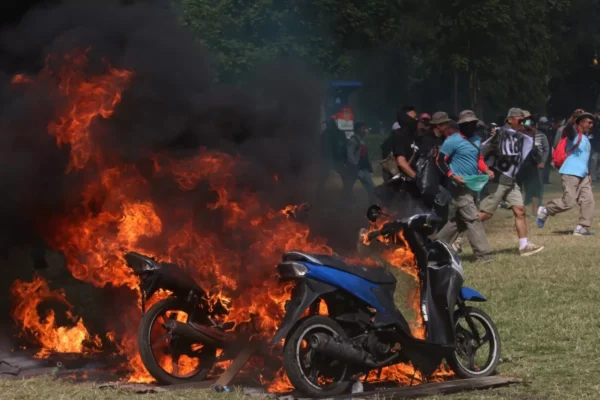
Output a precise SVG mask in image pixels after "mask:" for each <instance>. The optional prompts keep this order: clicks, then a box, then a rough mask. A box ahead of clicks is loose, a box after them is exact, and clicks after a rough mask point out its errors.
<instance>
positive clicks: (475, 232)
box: [437, 188, 492, 257]
mask: <svg viewBox="0 0 600 400" xmlns="http://www.w3.org/2000/svg"><path fill="white" fill-rule="evenodd" d="M452 199H453V204H452V206H453V207H454V208H455V209H456V214H455V215H454V217H452V218H451V219H450V221H448V223H447V224H446V225H444V227H443V228H442V230H441V231H439V232H438V235H437V237H438V239H439V240H441V241H442V242H446V243H448V244H452V242H454V240H455V239H456V237H457V236H458V235H459V234H460V233H463V232H466V235H467V239H469V243H471V247H472V248H473V252H474V253H475V256H476V257H481V256H484V255H486V254H489V253H491V252H492V249H491V247H490V244H489V242H488V240H487V236H486V234H485V228H484V227H483V222H481V220H480V219H479V211H478V210H477V206H475V198H474V195H473V192H471V191H470V190H468V189H466V188H455V189H454V190H453V193H452Z"/></svg>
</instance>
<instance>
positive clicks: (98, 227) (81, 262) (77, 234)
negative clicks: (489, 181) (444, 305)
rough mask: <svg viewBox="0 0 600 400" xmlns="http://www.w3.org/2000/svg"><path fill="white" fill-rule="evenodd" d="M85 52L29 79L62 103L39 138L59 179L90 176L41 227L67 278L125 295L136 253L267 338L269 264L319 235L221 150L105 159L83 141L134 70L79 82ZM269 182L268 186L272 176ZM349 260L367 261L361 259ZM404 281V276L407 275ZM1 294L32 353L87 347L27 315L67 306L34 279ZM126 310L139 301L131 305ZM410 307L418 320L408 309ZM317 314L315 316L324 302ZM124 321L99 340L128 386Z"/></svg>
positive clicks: (273, 294) (132, 358)
mask: <svg viewBox="0 0 600 400" xmlns="http://www.w3.org/2000/svg"><path fill="white" fill-rule="evenodd" d="M88 54H89V49H88V50H86V51H83V52H74V53H73V54H69V55H64V56H58V55H52V56H49V57H48V59H47V65H46V67H45V68H44V69H43V70H42V71H41V73H40V74H39V76H38V77H37V78H36V79H37V81H43V82H50V83H52V82H54V83H56V84H57V90H58V92H59V93H60V95H61V96H62V100H63V101H62V102H60V105H59V106H57V107H59V108H58V109H57V114H56V118H55V119H54V120H53V121H51V122H49V124H48V132H49V134H50V135H53V136H54V137H55V138H56V143H57V146H59V147H60V146H63V145H68V146H69V148H70V162H69V165H68V167H67V169H66V173H67V174H77V173H81V172H82V171H87V170H92V171H93V172H94V173H93V176H97V179H92V178H88V179H87V181H86V183H85V186H84V187H83V190H82V193H81V198H82V201H81V204H80V205H79V206H77V207H74V208H70V209H69V210H68V211H67V212H65V213H64V214H63V215H59V216H56V218H55V220H54V221H52V224H49V226H51V227H52V231H51V232H47V241H48V244H49V245H50V246H51V247H52V248H54V249H55V250H59V251H62V252H63V254H64V255H65V259H66V263H67V267H68V269H69V271H70V272H71V274H72V275H73V277H75V278H76V279H79V280H81V281H85V282H89V283H91V284H93V285H95V286H97V287H105V286H109V285H110V286H114V287H127V288H130V289H132V290H134V291H136V293H138V278H137V277H136V276H135V275H134V274H133V273H132V271H131V270H130V269H129V268H128V267H127V265H126V263H125V262H124V260H123V257H122V256H123V255H124V254H125V253H126V252H128V251H137V252H140V253H143V254H146V255H149V256H154V257H156V258H157V259H159V260H162V261H164V262H172V263H176V264H178V265H179V266H181V268H183V269H184V270H185V271H186V272H187V273H188V274H190V276H191V277H192V278H193V279H195V280H196V282H198V284H199V285H201V287H202V288H203V289H204V290H205V292H206V293H207V294H208V299H207V300H208V301H209V302H210V303H211V304H212V305H214V304H217V303H221V304H222V305H224V306H225V307H226V308H227V309H228V312H229V313H228V315H227V316H226V317H225V318H224V319H225V320H224V321H223V322H233V323H234V324H235V325H237V326H242V325H243V327H244V328H247V329H249V330H250V332H252V334H253V335H254V336H260V337H269V336H271V335H272V334H273V333H274V331H275V330H276V329H277V327H278V324H279V323H280V321H281V320H282V318H283V316H284V313H285V310H284V304H285V301H286V300H288V299H289V297H290V293H291V290H292V285H280V284H279V283H278V282H277V281H276V279H275V271H274V269H273V266H274V265H275V264H276V263H277V262H278V261H279V260H280V257H281V255H282V253H284V252H286V251H291V250H302V251H309V252H315V253H323V254H332V253H333V252H332V250H331V249H330V248H329V247H328V246H327V245H326V242H325V241H324V240H322V239H318V238H311V237H310V231H309V228H308V227H307V226H305V225H303V224H301V223H299V222H297V221H296V218H297V217H298V216H299V214H300V213H301V212H303V211H305V210H306V208H307V205H299V206H287V207H285V208H284V209H282V210H274V209H271V208H269V207H267V206H266V205H265V203H264V202H262V201H261V200H260V199H259V197H258V196H257V195H256V194H255V193H253V192H251V191H249V190H243V189H242V188H241V187H240V185H239V184H238V182H236V179H235V177H236V171H237V170H240V169H244V168H245V167H246V164H245V161H244V160H243V159H241V158H240V157H235V156H232V155H230V154H225V153H221V152H217V151H211V150H207V149H202V150H200V151H199V152H198V153H197V154H196V155H195V156H193V157H190V158H187V159H179V160H174V159H171V158H169V157H168V156H166V155H163V154H158V155H155V156H154V157H153V159H152V161H153V165H154V170H153V171H152V172H151V174H150V175H151V176H148V174H144V175H142V174H141V173H140V171H139V170H138V169H137V167H136V166H135V165H130V164H125V163H122V162H119V160H115V157H114V155H111V154H104V153H103V152H102V151H101V150H100V149H101V147H100V146H98V143H95V140H96V139H97V136H95V135H93V134H92V132H93V127H94V126H95V124H94V121H96V120H97V119H102V118H110V117H111V116H112V115H113V113H114V111H115V107H116V106H118V104H119V102H120V101H121V98H122V93H123V91H124V90H126V89H127V88H128V86H129V84H130V82H131V80H132V79H134V78H135V75H134V73H133V72H132V71H127V70H123V69H116V68H113V67H112V66H110V65H109V64H108V63H106V66H105V71H104V73H102V74H99V75H92V76H89V74H87V73H86V67H87V64H88ZM51 61H52V62H53V63H54V64H56V63H58V64H59V65H60V68H59V69H58V71H54V70H53V68H52V67H51V66H50V64H52V63H51ZM27 82H29V83H35V82H36V80H34V79H31V78H28V77H26V76H20V75H17V76H15V77H14V78H13V83H14V84H19V83H27ZM23 90H27V87H24V88H23ZM87 177H88V176H87V175H86V178H87ZM153 179H161V180H166V181H168V180H171V181H172V182H173V183H174V188H173V194H174V195H175V194H176V193H175V192H177V191H180V192H186V191H192V190H196V189H197V187H198V185H199V184H201V183H202V184H203V185H204V186H203V187H206V188H207V189H208V191H210V193H212V195H213V197H214V200H213V201H212V202H210V203H208V204H206V209H204V210H201V211H200V212H202V213H212V214H214V215H219V218H220V220H221V221H222V224H221V225H219V226H218V227H217V228H210V227H209V228H205V227H203V226H202V224H198V223H195V222H194V220H195V219H196V217H197V215H196V214H197V213H198V212H199V211H198V210H193V209H191V208H190V207H172V206H171V207H169V206H166V205H164V204H161V203H158V202H156V201H155V199H154V198H153V197H152V180H153ZM273 179H274V180H275V181H278V180H279V177H278V176H277V175H276V176H274V177H273ZM212 214H211V215H212ZM215 229H216V230H220V231H221V232H217V231H215ZM411 257H412V255H411V254H410V253H409V252H407V251H404V252H402V251H399V250H396V251H394V252H392V253H390V254H388V258H389V262H390V263H391V264H392V265H394V266H397V267H398V268H402V269H403V270H405V271H409V273H411V272H410V271H412V270H411V266H410V264H411V262H412V263H413V269H414V260H413V259H412V258H411ZM356 262H360V263H362V264H367V262H366V261H365V260H357V261H356ZM411 276H416V275H413V274H412V273H411ZM32 294H33V295H32ZM138 295H139V293H138ZM164 296H168V293H166V292H162V293H160V294H157V295H155V298H153V299H152V302H155V301H157V300H158V299H159V298H163V297H164ZM13 298H14V299H15V303H16V304H17V306H16V308H15V311H14V312H13V317H14V318H15V320H16V321H18V323H19V324H20V326H21V327H22V329H23V331H24V333H27V334H28V335H29V336H31V337H33V338H34V339H35V340H36V341H37V342H38V343H40V344H41V345H42V347H43V349H45V350H53V351H69V352H83V353H85V352H90V351H96V350H99V348H100V341H99V339H98V338H91V337H90V335H89V333H88V332H87V330H86V329H85V327H84V326H83V321H82V320H81V319H77V320H76V321H75V322H76V325H75V326H74V327H62V326H57V324H56V321H55V319H54V314H53V313H50V314H48V315H47V316H46V318H45V319H41V318H40V317H39V314H38V311H37V308H38V306H39V305H40V304H41V303H43V302H47V301H50V300H53V301H58V302H60V303H62V304H64V305H67V306H70V305H69V304H68V302H67V301H66V299H65V298H64V293H62V292H51V291H50V290H49V289H48V287H47V285H46V284H45V282H44V281H43V280H41V279H40V278H39V277H36V279H35V280H34V282H33V283H31V284H27V283H23V282H20V281H17V282H15V284H14V285H13ZM415 298H416V299H418V295H417V296H416V297H415ZM149 305H151V304H149ZM135 306H139V305H132V307H135ZM416 310H417V314H418V315H420V313H419V312H418V310H419V308H418V304H417V307H416ZM319 312H320V313H321V314H327V307H326V305H325V304H324V303H322V304H321V307H320V309H319ZM136 313H137V316H138V317H139V311H138V310H137V308H131V309H125V310H123V315H122V318H123V319H124V320H127V321H131V320H134V319H133V318H134V317H135V316H136ZM128 326H130V327H131V328H130V330H129V331H127V332H125V333H119V334H117V333H115V332H109V333H107V335H106V339H107V340H109V341H112V342H114V343H115V344H116V346H117V347H118V348H119V351H120V353H122V354H124V355H126V356H127V357H128V359H129V362H128V364H127V366H128V368H129V370H130V376H129V377H128V380H130V381H136V382H151V381H152V380H153V379H152V378H151V377H150V375H149V374H148V373H147V371H146V370H145V368H144V366H143V364H142V362H141V359H140V357H139V355H138V351H137V345H136V339H135V338H136V328H137V327H136V326H135V324H131V323H130V324H129V325H128ZM421 326H422V323H421ZM160 361H161V364H162V365H164V367H165V369H168V368H170V367H169V362H168V361H169V360H167V359H161V360H160ZM180 362H181V364H180V365H179V367H180V369H181V368H183V369H189V368H192V367H193V364H194V361H193V360H191V359H182V360H180ZM229 363H230V361H223V362H222V363H220V365H219V367H222V368H225V367H226V366H227V365H228V364H229ZM394 368H400V367H394ZM386 371H389V374H390V375H389V376H390V378H391V377H392V376H396V375H398V374H401V373H402V374H403V375H402V376H406V374H407V373H406V371H404V370H402V371H401V369H394V370H393V369H386ZM394 371H401V372H394ZM386 373H387V372H386ZM394 374H396V375H394ZM386 376H387V375H386ZM264 384H265V385H267V386H268V387H269V389H270V390H273V391H281V390H282V389H285V388H289V387H290V386H291V385H290V384H289V380H287V377H286V376H285V374H284V373H283V372H282V371H281V370H280V371H279V372H278V373H277V374H276V377H275V379H274V380H272V381H271V382H268V381H265V382H264Z"/></svg>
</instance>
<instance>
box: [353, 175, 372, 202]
mask: <svg viewBox="0 0 600 400" xmlns="http://www.w3.org/2000/svg"><path fill="white" fill-rule="evenodd" d="M357 177H358V180H359V181H360V183H361V184H362V185H363V187H364V188H365V190H366V191H367V194H368V195H369V201H371V202H373V200H374V199H375V184H374V183H373V177H372V176H371V172H369V171H368V170H366V169H359V170H358V176H357Z"/></svg>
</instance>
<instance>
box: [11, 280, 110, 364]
mask: <svg viewBox="0 0 600 400" xmlns="http://www.w3.org/2000/svg"><path fill="white" fill-rule="evenodd" d="M10 294H11V298H12V300H13V304H14V305H15V306H14V308H13V310H12V312H11V314H12V316H13V318H14V319H15V320H16V321H18V323H19V326H20V328H21V329H22V331H23V333H24V334H25V335H26V336H27V337H29V338H32V339H33V340H34V341H35V342H37V343H38V344H39V345H41V347H42V349H41V350H40V352H39V353H38V354H37V356H38V357H40V358H45V357H47V356H48V355H49V353H50V352H52V351H55V352H60V353H91V352H96V351H99V350H100V348H101V347H102V342H101V340H100V338H99V337H91V336H90V334H89V332H88V331H87V329H86V328H85V326H84V325H83V320H82V319H80V318H76V317H74V316H73V315H72V314H71V311H70V310H71V309H72V308H73V306H72V305H71V304H70V303H69V302H68V301H67V299H66V297H65V293H64V291H62V290H57V291H52V290H50V288H49V287H48V283H47V282H46V281H45V280H44V279H42V278H41V277H40V276H39V275H36V276H35V277H34V279H33V282H31V283H27V282H23V281H20V280H17V281H15V282H14V283H13V284H12V286H11V288H10ZM48 302H54V303H59V304H62V305H63V306H67V307H68V309H69V310H68V311H67V312H66V315H65V316H66V319H67V320H68V321H71V322H73V323H74V324H75V325H73V326H58V325H57V323H56V316H55V312H54V310H49V311H48V313H47V314H46V315H45V316H44V317H42V316H41V315H40V314H39V307H40V306H41V305H42V304H44V303H48Z"/></svg>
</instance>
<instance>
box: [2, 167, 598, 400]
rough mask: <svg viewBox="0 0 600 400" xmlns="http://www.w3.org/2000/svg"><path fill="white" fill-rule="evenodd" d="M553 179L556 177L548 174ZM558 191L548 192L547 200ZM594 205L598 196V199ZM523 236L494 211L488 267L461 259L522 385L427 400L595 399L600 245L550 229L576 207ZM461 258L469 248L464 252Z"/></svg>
mask: <svg viewBox="0 0 600 400" xmlns="http://www.w3.org/2000/svg"><path fill="white" fill-rule="evenodd" d="M553 179H554V181H557V177H553ZM556 190H557V188H556V187H553V188H551V190H548V192H549V193H547V195H546V197H547V199H550V198H552V197H555V196H557V195H558V193H557V191H556ZM598 200H599V201H598V203H599V204H600V198H599V199H598ZM529 222H530V234H529V237H530V239H531V240H532V241H534V242H535V243H539V244H543V245H545V246H546V249H545V250H544V252H542V253H540V254H538V255H536V256H532V257H525V258H523V257H519V255H518V254H517V249H516V246H517V238H516V234H515V233H514V228H513V218H512V214H511V213H510V212H509V211H506V210H500V211H498V213H497V215H495V216H494V218H493V219H492V220H491V221H489V223H488V224H487V225H486V229H487V231H488V234H489V238H490V242H491V244H492V246H493V247H494V249H495V250H496V251H498V253H497V254H496V255H495V256H494V261H493V262H492V263H490V264H487V265H483V266H480V265H474V264H471V263H469V262H465V271H466V275H467V278H466V282H465V285H467V286H472V287H474V288H476V289H477V290H479V291H481V292H482V293H483V294H485V295H486V296H487V297H488V300H489V301H488V303H485V304H483V305H482V308H483V309H484V310H485V311H486V312H488V313H489V314H490V315H491V316H492V317H493V318H494V320H495V321H496V323H497V325H498V329H499V331H500V337H501V340H502V347H503V352H502V353H503V354H502V357H503V359H504V360H505V361H504V362H503V363H502V364H501V365H500V367H499V372H500V373H501V374H502V375H510V376H516V377H521V378H523V379H525V380H526V382H527V383H526V384H524V385H517V386H511V387H507V388H501V389H494V390H487V391H478V392H470V393H462V394H455V395H449V396H437V397H431V399H442V398H443V399H453V400H454V399H471V400H483V399H511V400H517V399H522V400H525V399H539V400H541V399H557V400H558V399H561V400H562V399H578V400H580V399H598V398H600V383H599V382H600V380H599V377H600V362H599V361H600V346H599V345H598V338H599V336H600V335H599V333H600V285H599V282H600V267H599V266H598V261H599V260H600V246H599V245H598V238H596V237H585V238H583V237H573V236H567V235H561V234H558V233H554V232H555V231H567V230H572V229H573V228H574V225H575V224H576V222H577V211H571V212H569V213H566V214H563V215H561V216H558V217H556V218H554V219H551V220H549V221H548V223H547V226H546V228H545V229H544V230H538V229H537V228H536V227H535V226H534V220H533V218H529ZM465 252H466V255H467V256H468V255H469V254H470V249H469V248H466V249H465ZM132 396H133V395H132V394H129V393H126V392H120V391H115V390H99V389H95V388H93V387H92V386H89V385H88V386H81V385H73V384H69V383H60V382H55V381H52V380H49V379H33V380H24V381H1V380H0V398H2V399H46V398H47V399H100V398H102V399H122V398H129V397H132ZM239 397H242V395H240V394H236V393H234V394H227V395H225V394H216V393H214V392H211V391H201V390H196V391H182V392H175V393H161V394H156V395H148V396H147V397H145V398H148V399H154V398H156V399H159V398H160V399H212V398H214V399H215V400H216V399H217V398H219V399H223V400H227V399H234V398H239Z"/></svg>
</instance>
